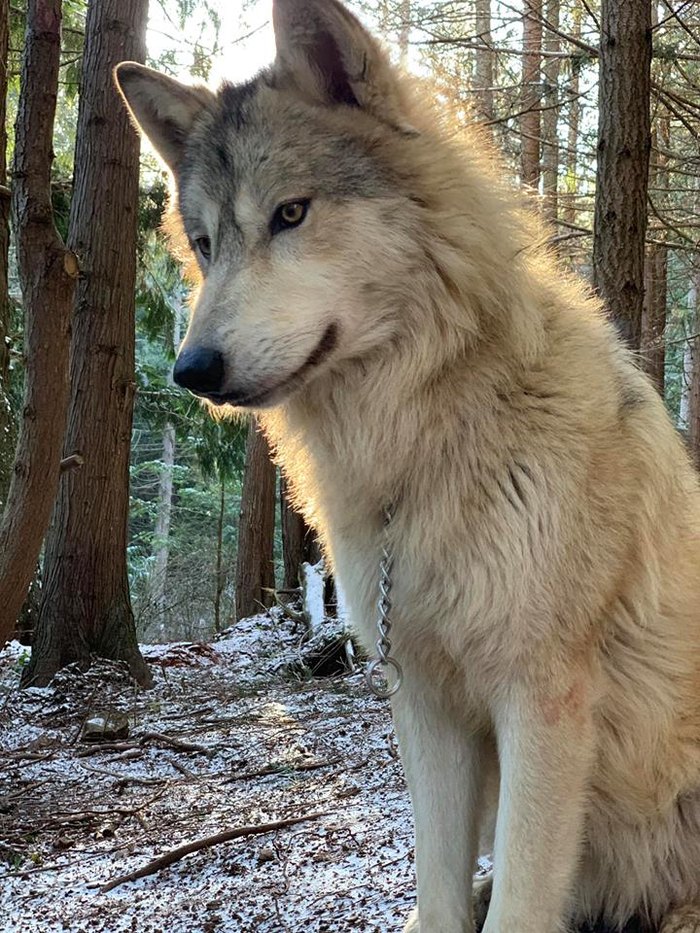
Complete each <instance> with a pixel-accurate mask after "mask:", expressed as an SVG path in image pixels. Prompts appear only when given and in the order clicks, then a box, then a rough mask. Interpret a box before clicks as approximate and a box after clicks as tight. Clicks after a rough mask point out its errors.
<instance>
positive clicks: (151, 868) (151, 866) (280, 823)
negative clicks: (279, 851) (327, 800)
mask: <svg viewBox="0 0 700 933" xmlns="http://www.w3.org/2000/svg"><path fill="white" fill-rule="evenodd" d="M322 816H328V811H325V812H320V813H309V814H307V815H306V816H293V817H290V818H289V819H287V820H275V821H274V822H273V823H259V824H257V825H253V826H238V827H236V829H226V830H224V831H223V832H222V833H216V834H215V835H214V836H205V837H204V838H203V839H195V840H194V841H193V842H187V843H185V845H184V846H178V847H177V848H176V849H171V850H170V851H169V852H164V853H163V855H159V856H158V858H155V859H153V861H151V862H148V864H147V865H144V866H143V867H142V868H137V869H136V871H130V872H128V873H127V874H125V875H119V876H118V877H117V878H114V879H113V880H112V881H108V882H107V883H106V884H103V885H102V887H101V888H100V894H106V893H107V892H108V891H113V890H114V888H116V887H119V885H120V884H125V883H126V882H127V881H136V880H137V879H138V878H145V877H146V876H147V875H154V874H155V873H156V872H157V871H160V870H161V868H167V867H168V866H169V865H172V864H174V863H175V862H179V861H180V859H183V858H184V857H185V856H186V855H190V854H191V853H192V852H199V850H200V849H208V848H210V847H211V846H216V845H219V843H221V842H230V841H231V840H232V839H242V838H243V837H244V836H260V835H262V834H263V833H271V832H274V831H275V830H277V829H285V828H286V827H287V826H296V825H297V823H306V822H307V821H309V820H318V819H320V817H322Z"/></svg>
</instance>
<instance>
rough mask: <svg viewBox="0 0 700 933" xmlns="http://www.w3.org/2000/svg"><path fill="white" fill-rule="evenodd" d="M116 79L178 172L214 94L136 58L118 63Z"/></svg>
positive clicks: (143, 125)
mask: <svg viewBox="0 0 700 933" xmlns="http://www.w3.org/2000/svg"><path fill="white" fill-rule="evenodd" d="M114 80H115V82H116V84H117V87H118V88H119V90H120V91H121V93H122V96H123V97H124V100H125V101H126V103H127V106H128V107H129V110H130V111H131V114H132V116H133V118H134V120H135V121H136V123H137V124H138V125H139V127H140V128H141V130H142V132H143V133H144V135H145V136H147V137H148V138H149V139H150V141H151V143H152V144H153V147H154V149H155V150H156V152H157V153H158V154H159V155H160V157H161V158H162V159H163V161H164V162H165V163H166V164H167V165H168V166H169V168H170V169H172V171H173V172H174V173H177V171H178V168H179V165H180V160H181V157H182V151H183V148H184V143H185V140H186V139H187V136H188V135H189V133H190V131H191V129H192V126H193V124H194V121H195V119H196V118H197V115H198V114H199V113H201V111H202V110H203V109H204V108H205V107H206V106H207V105H208V104H209V103H210V102H211V101H213V100H214V95H213V94H212V93H211V91H209V90H208V89H207V88H205V87H201V86H200V87H190V86H188V85H186V84H180V82H179V81H175V80H174V79H173V78H169V77H168V76H167V75H164V74H160V72H158V71H153V70H152V69H151V68H146V67H145V66H144V65H138V64H137V63H136V62H122V63H121V65H117V67H116V68H115V69H114Z"/></svg>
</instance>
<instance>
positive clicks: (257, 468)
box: [236, 420, 276, 620]
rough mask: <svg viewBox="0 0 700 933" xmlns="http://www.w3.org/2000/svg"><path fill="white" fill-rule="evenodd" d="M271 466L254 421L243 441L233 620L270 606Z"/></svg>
mask: <svg viewBox="0 0 700 933" xmlns="http://www.w3.org/2000/svg"><path fill="white" fill-rule="evenodd" d="M275 474H276V470H275V465H274V463H273V462H272V460H271V459H270V448H269V447H268V444H267V441H266V440H265V437H264V435H263V434H262V433H260V432H259V431H258V427H257V424H256V422H255V420H253V421H251V425H250V429H249V431H248V441H247V443H246V455H245V474H244V477H243V491H242V493H241V517H240V522H239V525H238V554H237V557H236V620H239V619H245V618H247V617H248V616H252V615H255V614H256V613H258V612H260V609H261V608H263V607H265V606H270V605H271V604H272V601H273V594H272V593H271V592H267V591H266V588H267V590H274V587H275V565H274V545H275Z"/></svg>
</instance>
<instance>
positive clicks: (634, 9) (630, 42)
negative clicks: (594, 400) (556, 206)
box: [593, 0, 651, 349]
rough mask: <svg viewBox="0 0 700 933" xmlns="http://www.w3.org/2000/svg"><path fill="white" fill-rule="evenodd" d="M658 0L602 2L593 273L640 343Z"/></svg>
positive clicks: (633, 341) (630, 339)
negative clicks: (653, 22) (654, 12)
mask: <svg viewBox="0 0 700 933" xmlns="http://www.w3.org/2000/svg"><path fill="white" fill-rule="evenodd" d="M650 80H651V3H650V2H649V0H625V2H624V3H620V2H619V0H602V4H601V43H600V79H599V97H598V168H597V181H596V194H595V221H594V237H593V278H594V284H595V286H596V288H597V290H598V293H599V294H600V296H601V297H602V298H603V300H604V301H605V302H606V304H607V307H608V311H609V313H610V316H611V318H612V320H613V321H614V322H615V325H616V326H617V328H618V331H619V333H620V334H621V336H622V337H623V338H624V340H625V341H626V342H627V343H628V345H629V346H631V347H633V348H634V349H638V348H639V343H640V333H641V320H642V301H643V297H644V239H645V234H646V226H647V190H648V182H649V149H650V143H651V137H650V113H649V93H650Z"/></svg>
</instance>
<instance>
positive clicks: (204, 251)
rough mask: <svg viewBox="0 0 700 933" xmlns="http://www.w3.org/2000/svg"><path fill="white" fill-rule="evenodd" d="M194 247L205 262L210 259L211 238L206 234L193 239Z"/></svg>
mask: <svg viewBox="0 0 700 933" xmlns="http://www.w3.org/2000/svg"><path fill="white" fill-rule="evenodd" d="M194 248H195V249H196V250H197V252H198V253H199V255H200V256H201V257H202V259H204V261H205V262H209V260H210V259H211V239H210V238H209V237H208V236H198V237H197V239H196V240H195V241H194Z"/></svg>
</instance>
